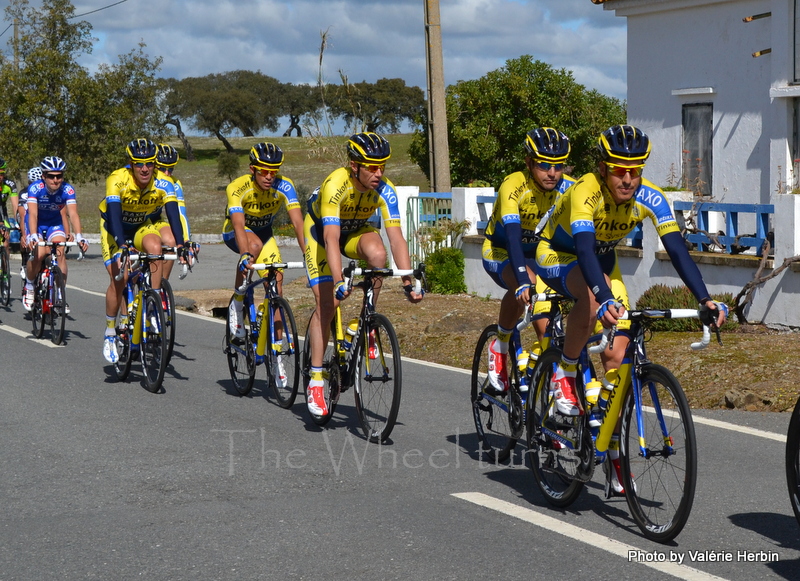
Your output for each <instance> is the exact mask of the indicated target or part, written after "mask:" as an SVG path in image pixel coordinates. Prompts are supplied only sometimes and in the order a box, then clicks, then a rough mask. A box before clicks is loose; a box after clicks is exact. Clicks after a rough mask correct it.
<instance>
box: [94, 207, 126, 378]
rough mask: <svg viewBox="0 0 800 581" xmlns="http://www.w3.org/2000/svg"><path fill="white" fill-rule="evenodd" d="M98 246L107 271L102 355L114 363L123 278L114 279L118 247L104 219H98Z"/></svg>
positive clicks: (116, 271) (117, 272)
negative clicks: (107, 281) (107, 280)
mask: <svg viewBox="0 0 800 581" xmlns="http://www.w3.org/2000/svg"><path fill="white" fill-rule="evenodd" d="M100 248H101V251H102V253H103V264H105V267H106V271H107V272H108V277H109V283H108V288H107V289H106V312H105V314H106V328H105V332H104V333H103V357H104V358H105V359H106V361H108V362H109V363H116V362H117V360H118V352H117V347H116V339H115V337H116V336H117V314H118V313H119V308H120V304H121V303H122V291H123V289H124V288H125V279H124V278H123V279H122V280H116V277H117V275H119V256H120V249H119V247H118V246H117V243H116V241H115V240H114V237H113V236H111V233H110V232H108V230H107V229H106V222H105V220H100Z"/></svg>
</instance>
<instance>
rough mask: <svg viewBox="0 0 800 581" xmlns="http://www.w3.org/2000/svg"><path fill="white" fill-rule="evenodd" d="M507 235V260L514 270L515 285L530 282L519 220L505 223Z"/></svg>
mask: <svg viewBox="0 0 800 581" xmlns="http://www.w3.org/2000/svg"><path fill="white" fill-rule="evenodd" d="M505 229H506V234H507V235H508V248H507V249H506V250H507V252H508V260H509V262H511V269H512V270H513V271H514V278H516V279H517V286H518V287H520V286H522V285H523V284H531V278H530V276H528V268H527V266H526V265H525V254H524V253H523V252H522V244H521V243H520V240H521V239H522V226H521V225H520V223H519V222H509V223H507V224H506V225H505Z"/></svg>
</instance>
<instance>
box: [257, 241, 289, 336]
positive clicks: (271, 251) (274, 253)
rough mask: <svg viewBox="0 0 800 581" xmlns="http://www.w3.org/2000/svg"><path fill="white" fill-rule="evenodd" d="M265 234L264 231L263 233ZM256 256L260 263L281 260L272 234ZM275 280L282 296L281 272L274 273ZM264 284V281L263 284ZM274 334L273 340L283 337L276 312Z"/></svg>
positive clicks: (263, 273)
mask: <svg viewBox="0 0 800 581" xmlns="http://www.w3.org/2000/svg"><path fill="white" fill-rule="evenodd" d="M263 235H264V236H266V233H265V234H263ZM254 256H255V257H256V262H258V263H262V264H270V263H273V262H282V260H281V251H280V249H279V248H278V242H277V240H275V237H274V236H271V237H269V238H266V239H265V240H264V241H263V246H262V247H261V251H260V252H259V253H258V254H255V255H254ZM261 272H262V276H264V275H265V274H266V271H261ZM275 280H276V282H277V286H278V294H279V295H281V296H283V272H282V271H278V272H276V273H275ZM264 286H266V283H265V284H264ZM275 315H276V316H275V336H274V337H273V339H274V340H275V341H280V340H281V338H282V337H283V322H282V321H281V320H280V316H279V314H278V313H277V312H276V314H275Z"/></svg>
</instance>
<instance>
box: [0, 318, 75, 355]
mask: <svg viewBox="0 0 800 581" xmlns="http://www.w3.org/2000/svg"><path fill="white" fill-rule="evenodd" d="M0 331H6V332H7V333H11V334H12V335H16V336H17V337H22V338H23V339H28V340H30V341H33V342H34V343H39V344H40V345H44V346H45V347H54V348H56V349H58V348H60V347H64V345H63V344H62V345H54V344H53V342H52V341H50V340H49V339H37V338H36V337H34V336H33V335H31V334H30V333H29V332H27V331H21V330H19V329H17V328H15V327H11V326H9V325H4V324H2V323H0Z"/></svg>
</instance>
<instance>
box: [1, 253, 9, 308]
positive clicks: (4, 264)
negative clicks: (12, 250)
mask: <svg viewBox="0 0 800 581" xmlns="http://www.w3.org/2000/svg"><path fill="white" fill-rule="evenodd" d="M9 268H10V266H9V263H8V250H7V249H6V247H5V246H3V245H0V304H2V305H3V306H4V307H7V306H8V305H9V303H10V302H11V271H10V270H9Z"/></svg>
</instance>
